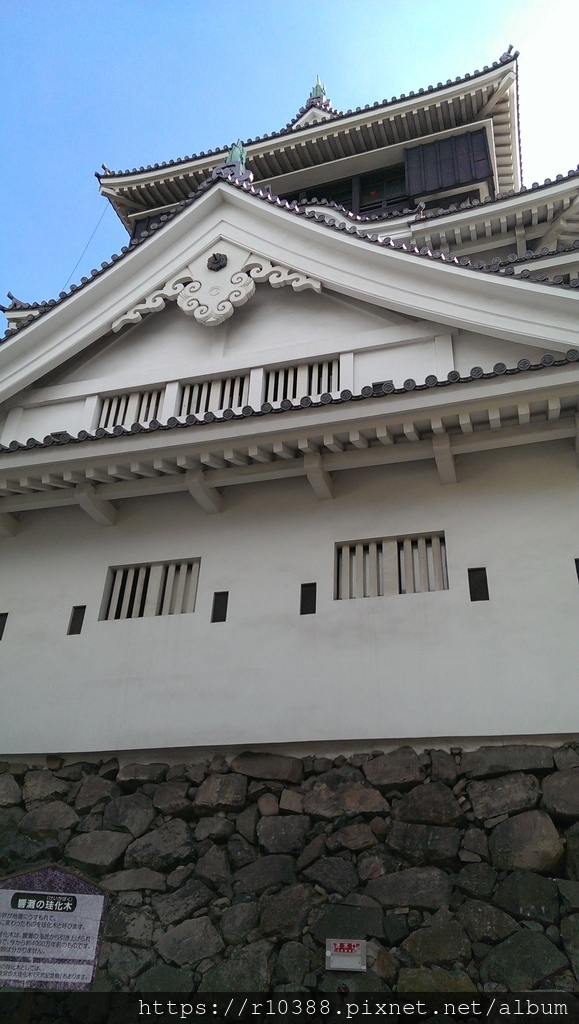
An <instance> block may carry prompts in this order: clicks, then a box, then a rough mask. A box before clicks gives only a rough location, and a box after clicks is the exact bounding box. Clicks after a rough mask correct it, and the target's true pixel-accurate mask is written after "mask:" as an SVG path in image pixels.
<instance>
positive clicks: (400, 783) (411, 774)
mask: <svg viewBox="0 0 579 1024" xmlns="http://www.w3.org/2000/svg"><path fill="white" fill-rule="evenodd" d="M363 771H364V775H365V776H366V778H367V779H368V781H369V782H370V783H371V784H372V785H373V786H376V787H377V788H378V789H379V790H381V791H382V792H384V793H387V792H388V791H389V790H391V789H406V788H408V787H410V786H415V785H416V784H417V783H418V782H422V780H423V779H424V776H425V771H424V768H423V766H422V764H421V763H420V758H419V757H418V755H417V754H416V753H415V752H414V750H413V749H412V747H399V748H398V750H393V751H391V752H390V753H389V754H382V756H381V757H374V758H372V760H371V761H367V762H366V763H365V765H364V766H363Z"/></svg>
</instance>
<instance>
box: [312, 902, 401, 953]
mask: <svg viewBox="0 0 579 1024" xmlns="http://www.w3.org/2000/svg"><path fill="white" fill-rule="evenodd" d="M311 932H312V935H314V937H315V938H316V939H317V940H318V942H322V943H324V942H325V941H326V939H332V938H339V937H340V936H347V937H348V938H351V939H368V938H372V937H375V938H379V939H381V938H383V936H384V926H383V923H382V910H381V909H380V907H351V906H347V905H346V904H344V903H337V904H332V905H330V906H327V907H326V908H325V909H324V910H323V911H322V913H321V914H320V917H318V919H317V921H316V922H315V924H314V925H312V928H311ZM403 937H404V936H403Z"/></svg>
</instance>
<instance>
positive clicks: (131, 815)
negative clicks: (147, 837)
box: [103, 793, 156, 839]
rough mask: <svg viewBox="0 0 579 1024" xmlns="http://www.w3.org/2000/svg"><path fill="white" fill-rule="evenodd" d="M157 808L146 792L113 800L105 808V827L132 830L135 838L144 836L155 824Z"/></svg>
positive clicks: (131, 832)
mask: <svg viewBox="0 0 579 1024" xmlns="http://www.w3.org/2000/svg"><path fill="white" fill-rule="evenodd" d="M155 817H156V815H155V808H154V807H153V803H152V801H151V800H150V798H149V797H148V796H145V794H144V793H132V794H130V795H129V796H118V797H116V798H115V799H114V800H111V802H110V804H107V806H106V807H105V809H104V813H103V828H110V829H113V830H115V831H119V832H130V834H131V835H132V837H133V839H138V837H139V836H142V835H143V834H144V833H145V832H147V831H148V829H149V828H150V827H151V825H152V824H153V821H154V819H155Z"/></svg>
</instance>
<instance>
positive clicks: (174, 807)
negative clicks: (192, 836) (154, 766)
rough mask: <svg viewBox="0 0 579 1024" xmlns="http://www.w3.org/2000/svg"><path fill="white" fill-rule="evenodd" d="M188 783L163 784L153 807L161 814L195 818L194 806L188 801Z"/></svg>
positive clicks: (158, 789)
mask: <svg viewBox="0 0 579 1024" xmlns="http://www.w3.org/2000/svg"><path fill="white" fill-rule="evenodd" d="M188 789H189V783H188V782H162V783H161V784H160V785H159V786H157V789H156V790H155V794H154V796H153V806H154V807H156V808H157V810H158V811H160V812H161V814H174V815H178V816H179V817H183V818H191V817H193V804H192V803H191V801H190V800H188V799H187V790H188Z"/></svg>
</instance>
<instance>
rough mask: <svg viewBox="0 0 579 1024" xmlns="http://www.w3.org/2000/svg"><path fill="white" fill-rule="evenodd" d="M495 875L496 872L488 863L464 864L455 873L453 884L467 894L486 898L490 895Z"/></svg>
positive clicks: (477, 897)
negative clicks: (457, 872) (456, 873)
mask: <svg viewBox="0 0 579 1024" xmlns="http://www.w3.org/2000/svg"><path fill="white" fill-rule="evenodd" d="M497 877H498V876H497V872H496V871H495V869H494V868H491V866H490V865H489V864H466V865H465V867H463V868H462V869H461V871H460V872H459V874H458V875H457V877H456V879H455V884H456V886H457V887H458V888H459V889H460V890H461V891H462V892H465V893H467V894H468V895H469V896H473V897H474V898H475V899H479V900H486V899H490V897H491V896H492V892H493V889H494V887H495V885H496V881H497Z"/></svg>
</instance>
